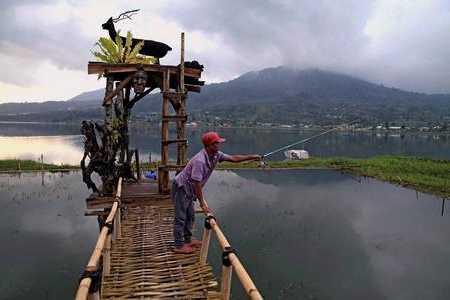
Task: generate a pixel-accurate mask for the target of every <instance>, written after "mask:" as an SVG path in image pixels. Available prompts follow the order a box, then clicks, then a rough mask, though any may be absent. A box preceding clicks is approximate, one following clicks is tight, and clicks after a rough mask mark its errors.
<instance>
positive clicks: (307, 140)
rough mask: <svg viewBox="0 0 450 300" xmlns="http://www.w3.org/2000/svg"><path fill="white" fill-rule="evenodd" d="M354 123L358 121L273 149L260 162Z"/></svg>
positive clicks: (262, 156)
mask: <svg viewBox="0 0 450 300" xmlns="http://www.w3.org/2000/svg"><path fill="white" fill-rule="evenodd" d="M356 121H358V120H355V121H352V122H350V123H347V124H342V125H339V126H338V127H335V128H332V129H329V130H326V131H324V132H321V133H319V134H316V135H313V136H311V137H309V138H306V139H303V140H300V141H298V142H295V143H292V144H289V145H287V146H283V147H281V148H278V149H275V150H273V151H271V152H268V153H266V154H263V155H261V160H264V159H265V158H266V157H268V156H271V155H273V154H275V153H278V152H280V151H283V150H286V149H289V148H291V147H293V146H295V145H298V144H303V143H306V142H309V141H311V140H313V139H315V138H318V137H319V136H322V135H324V134H327V133H330V132H333V131H336V130H338V129H340V128H341V127H342V126H345V125H347V126H348V125H351V124H353V123H355V122H356Z"/></svg>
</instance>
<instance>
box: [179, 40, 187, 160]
mask: <svg viewBox="0 0 450 300" xmlns="http://www.w3.org/2000/svg"><path fill="white" fill-rule="evenodd" d="M179 82H180V85H179V87H178V92H179V93H181V95H180V107H179V109H178V110H177V115H178V116H180V117H184V116H186V90H185V87H184V32H182V33H181V54H180V79H179ZM185 126H186V121H185V120H178V121H177V139H185V138H186V133H185V131H186V128H185ZM177 150H178V153H177V164H178V165H183V164H185V163H186V160H187V144H186V143H182V144H178V147H177Z"/></svg>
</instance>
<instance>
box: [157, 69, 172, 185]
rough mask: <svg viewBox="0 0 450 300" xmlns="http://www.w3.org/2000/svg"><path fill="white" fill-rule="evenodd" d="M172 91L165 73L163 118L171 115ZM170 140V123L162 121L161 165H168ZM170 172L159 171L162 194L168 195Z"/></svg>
mask: <svg viewBox="0 0 450 300" xmlns="http://www.w3.org/2000/svg"><path fill="white" fill-rule="evenodd" d="M169 90H170V73H169V71H165V72H164V73H163V105H162V112H161V115H162V116H167V115H168V114H169V96H168V95H167V93H168V92H169ZM168 139H169V123H168V122H167V121H165V120H162V124H161V164H162V165H164V166H165V165H167V163H168V160H169V145H168V144H167V143H164V142H165V141H167V140H168ZM168 177H169V172H168V171H167V170H163V169H159V174H158V188H159V192H160V193H166V192H167V191H168V189H169V178H168Z"/></svg>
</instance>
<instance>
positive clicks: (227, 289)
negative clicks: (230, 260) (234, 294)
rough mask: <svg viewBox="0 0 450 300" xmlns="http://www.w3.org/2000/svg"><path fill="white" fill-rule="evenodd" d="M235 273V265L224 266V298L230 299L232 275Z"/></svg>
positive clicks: (221, 287)
mask: <svg viewBox="0 0 450 300" xmlns="http://www.w3.org/2000/svg"><path fill="white" fill-rule="evenodd" d="M232 275H233V266H225V265H223V266H222V282H221V286H220V292H221V294H222V300H229V299H230V294H231V277H232Z"/></svg>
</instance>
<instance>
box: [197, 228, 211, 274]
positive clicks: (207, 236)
mask: <svg viewBox="0 0 450 300" xmlns="http://www.w3.org/2000/svg"><path fill="white" fill-rule="evenodd" d="M210 241H211V229H208V228H206V227H205V228H204V229H203V238H202V248H201V249H200V263H201V264H202V265H206V260H207V259H208V251H209V244H210Z"/></svg>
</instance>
